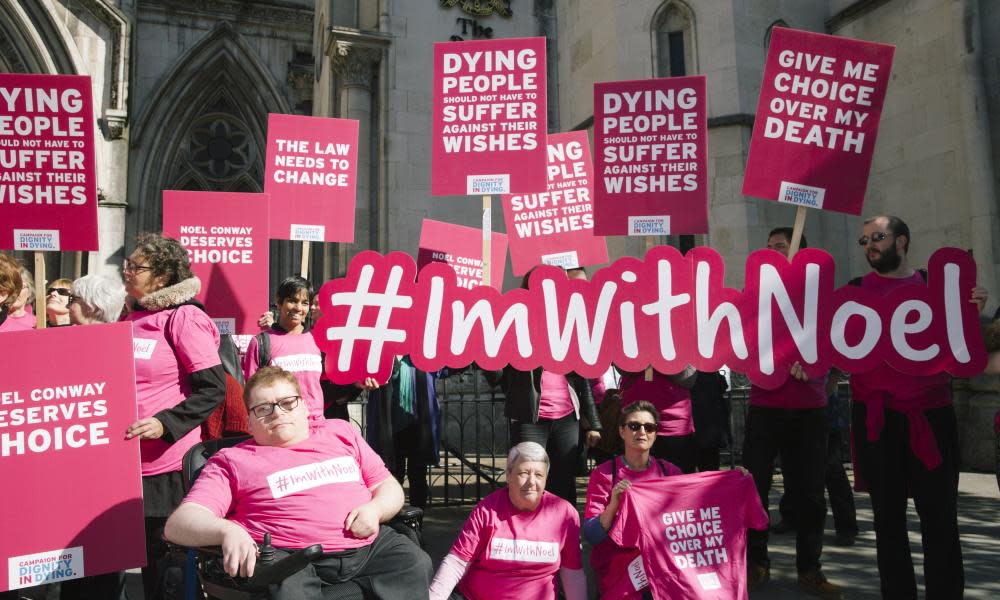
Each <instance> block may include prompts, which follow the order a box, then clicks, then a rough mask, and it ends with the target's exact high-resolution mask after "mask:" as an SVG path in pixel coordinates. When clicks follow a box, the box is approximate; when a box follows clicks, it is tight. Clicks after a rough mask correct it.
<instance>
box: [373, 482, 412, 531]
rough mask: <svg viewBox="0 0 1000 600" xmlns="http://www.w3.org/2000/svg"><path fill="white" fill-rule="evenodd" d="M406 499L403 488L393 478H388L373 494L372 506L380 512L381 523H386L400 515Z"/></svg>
mask: <svg viewBox="0 0 1000 600" xmlns="http://www.w3.org/2000/svg"><path fill="white" fill-rule="evenodd" d="M405 499H406V497H405V495H404V494H403V488H402V486H400V485H399V482H397V481H396V480H395V479H394V478H393V477H391V476H390V477H387V478H386V479H385V480H384V481H383V482H382V483H380V484H379V485H378V487H376V488H375V490H374V491H373V492H372V499H371V504H372V505H373V506H375V508H376V509H377V510H378V515H379V519H378V520H379V523H385V522H386V521H388V520H389V519H392V518H393V517H395V516H396V515H397V514H398V513H399V509H401V508H403V501H404V500H405Z"/></svg>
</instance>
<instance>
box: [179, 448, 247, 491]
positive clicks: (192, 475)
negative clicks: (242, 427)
mask: <svg viewBox="0 0 1000 600" xmlns="http://www.w3.org/2000/svg"><path fill="white" fill-rule="evenodd" d="M248 439H250V436H249V435H241V436H238V437H231V438H222V439H221V440H206V441H204V442H200V443H198V444H195V445H194V446H191V449H190V450H188V451H187V452H186V453H185V454H184V462H183V463H182V464H181V477H182V478H183V481H184V491H185V492H187V491H188V490H190V489H191V486H192V485H194V480H195V479H198V475H200V474H201V470H202V469H204V468H205V463H207V462H208V459H210V458H212V455H213V454H215V453H216V452H218V451H219V450H222V449H223V448H229V447H231V446H235V445H236V444H239V443H240V442H245V441H247V440H248Z"/></svg>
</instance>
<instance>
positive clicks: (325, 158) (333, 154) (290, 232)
mask: <svg viewBox="0 0 1000 600" xmlns="http://www.w3.org/2000/svg"><path fill="white" fill-rule="evenodd" d="M357 170H358V122H357V121H354V120H352V119H328V118H325V117H303V116H299V115H278V114H272V115H268V118H267V168H266V172H265V174H264V191H265V192H266V193H268V194H269V195H270V196H271V202H270V205H271V210H270V213H269V218H270V222H271V224H270V229H271V236H270V237H271V239H276V240H299V241H304V242H353V241H354V205H355V189H356V187H357Z"/></svg>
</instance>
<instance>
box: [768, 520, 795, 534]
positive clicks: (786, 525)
mask: <svg viewBox="0 0 1000 600" xmlns="http://www.w3.org/2000/svg"><path fill="white" fill-rule="evenodd" d="M793 531H795V525H792V524H791V523H790V522H788V521H786V520H785V519H782V520H780V521H778V522H777V523H776V524H775V525H772V526H771V533H778V534H781V533H791V532H793Z"/></svg>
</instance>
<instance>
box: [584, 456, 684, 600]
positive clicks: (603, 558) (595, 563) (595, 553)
mask: <svg viewBox="0 0 1000 600" xmlns="http://www.w3.org/2000/svg"><path fill="white" fill-rule="evenodd" d="M651 460H652V461H655V462H652V463H651V464H650V465H649V467H648V468H646V469H643V470H642V471H633V470H632V469H630V468H628V467H626V466H625V463H624V462H623V461H622V459H621V458H620V457H616V458H615V459H613V460H609V461H607V462H605V463H601V464H600V465H598V467H597V468H596V469H594V470H593V471H592V472H591V473H590V482H589V483H588V484H587V505H586V507H585V508H584V513H583V518H584V519H585V520H589V519H591V518H593V517H597V516H600V514H601V513H602V512H604V509H605V508H607V506H608V502H609V501H610V500H611V488H612V487H614V484H615V482H617V481H621V480H622V479H628V480H629V481H632V482H635V481H656V480H658V479H662V478H664V477H672V476H674V475H680V474H681V473H682V472H681V470H680V469H679V468H677V466H676V465H674V464H673V463H669V462H667V461H665V460H660V459H656V458H653V459H651ZM616 464H617V470H618V476H617V477H616V478H613V477H612V472H611V471H612V469H613V468H614V465H616ZM620 509H621V505H619V510H620ZM619 514H620V513H619ZM590 566H591V567H592V568H593V569H594V574H595V575H597V585H598V588H599V589H600V590H601V593H602V594H605V595H606V596H608V597H610V598H633V597H634V598H640V597H641V593H640V590H642V589H644V588H645V587H646V585H645V584H642V585H641V586H640V587H636V583H637V582H641V581H642V580H643V579H644V578H643V577H641V576H637V577H630V576H629V573H632V574H633V575H636V574H640V573H643V572H644V567H643V564H642V557H641V555H640V552H639V550H638V548H622V547H621V546H619V545H617V544H615V543H614V542H613V541H611V540H610V539H606V540H604V541H603V542H601V543H599V544H597V545H596V546H594V548H593V549H592V550H591V551H590Z"/></svg>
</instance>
